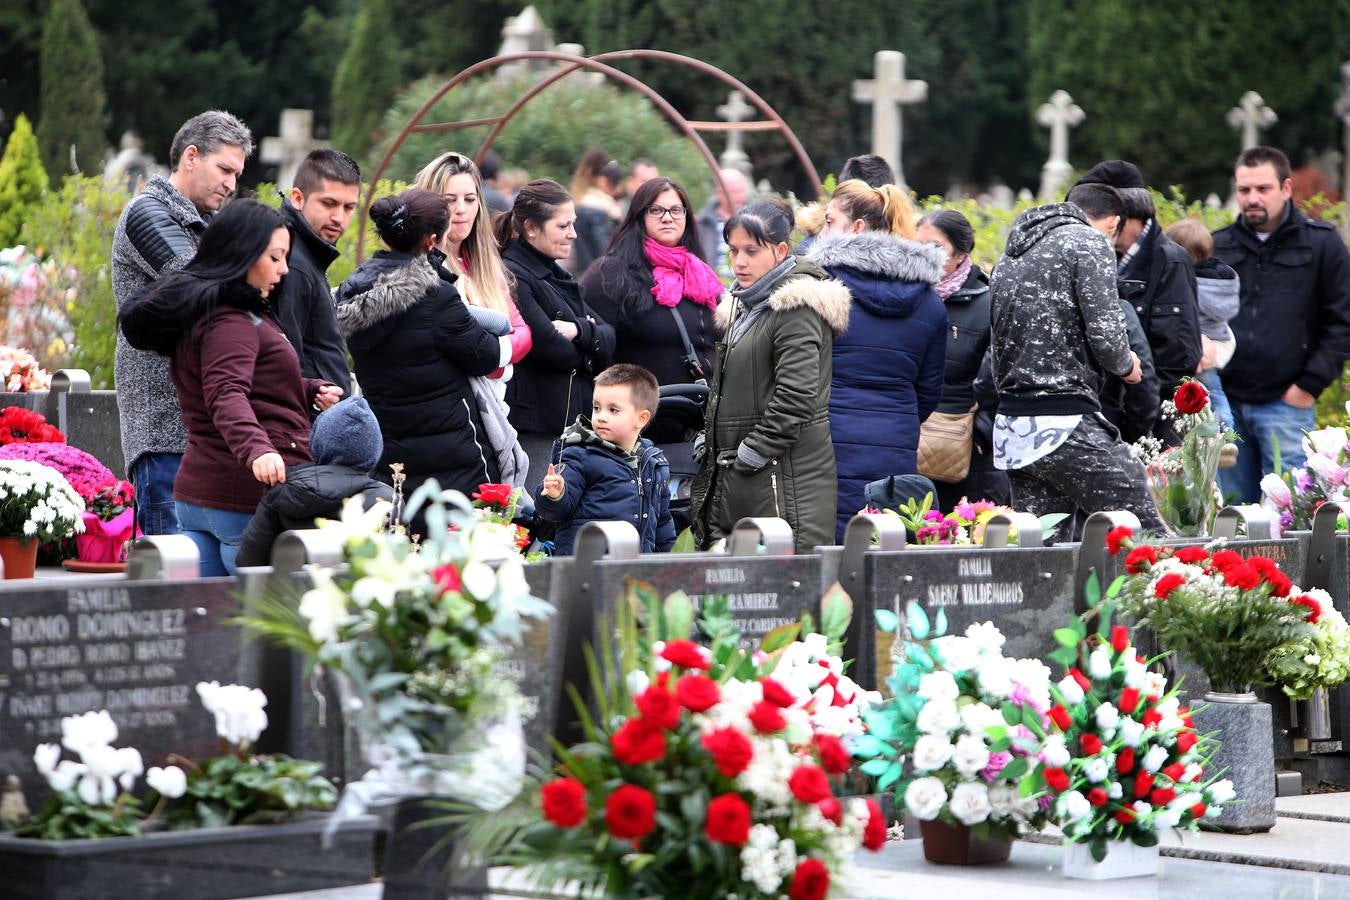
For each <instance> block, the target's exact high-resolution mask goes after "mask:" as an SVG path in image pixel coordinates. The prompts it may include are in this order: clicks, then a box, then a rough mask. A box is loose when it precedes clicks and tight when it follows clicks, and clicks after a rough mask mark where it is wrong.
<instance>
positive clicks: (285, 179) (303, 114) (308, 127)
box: [259, 109, 328, 191]
mask: <svg viewBox="0 0 1350 900" xmlns="http://www.w3.org/2000/svg"><path fill="white" fill-rule="evenodd" d="M277 130H278V131H279V132H280V135H279V136H277V137H265V138H263V141H262V148H261V150H260V152H259V158H260V159H262V161H263V162H265V163H268V164H271V165H275V166H276V167H277V190H280V191H287V190H290V187H291V184H292V183H293V182H294V181H295V171H296V169H299V168H300V163H302V162H304V161H305V157H306V156H307V155H308V154H309V151H311V150H316V149H318V148H319V147H327V146H328V142H327V141H320V140H316V139H315V138H314V110H312V109H283V110H282V111H281V128H279V129H277Z"/></svg>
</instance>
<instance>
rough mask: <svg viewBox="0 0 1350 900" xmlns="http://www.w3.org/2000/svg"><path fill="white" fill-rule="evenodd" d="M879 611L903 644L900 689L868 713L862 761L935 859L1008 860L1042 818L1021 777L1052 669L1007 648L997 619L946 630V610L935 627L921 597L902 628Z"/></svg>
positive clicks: (892, 684)
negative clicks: (913, 822)
mask: <svg viewBox="0 0 1350 900" xmlns="http://www.w3.org/2000/svg"><path fill="white" fill-rule="evenodd" d="M877 620H878V626H879V627H880V628H881V629H883V630H887V631H897V630H900V632H901V634H902V636H903V643H902V649H901V651H900V659H899V660H898V661H897V663H896V666H895V669H894V671H893V672H892V674H891V676H890V677H889V678H888V679H887V685H888V687H889V688H890V690H891V694H892V696H891V698H890V699H888V700H886V701H885V702H884V703H882V704H880V705H878V706H876V707H874V708H872V709H870V710H868V711H866V712H864V713H863V720H864V721H865V722H866V723H867V728H868V733H867V734H866V735H864V736H862V737H861V738H859V739H858V740H857V741H856V742H855V745H854V752H855V753H856V754H857V755H858V756H859V757H860V758H863V759H865V760H866V761H865V762H864V763H863V764H862V770H863V771H864V772H866V773H868V774H870V775H875V776H877V778H878V787H880V788H881V789H883V790H886V789H892V788H893V790H894V791H895V797H896V800H897V802H900V803H903V804H904V807H905V809H907V810H908V811H909V812H910V813H911V814H912V815H913V816H914V817H915V818H916V819H918V820H919V829H920V833H921V834H922V837H923V850H924V857H925V858H926V859H928V860H929V861H930V862H939V863H953V864H958V865H970V864H977V863H987V862H1001V861H1003V860H1006V859H1007V858H1008V855H1009V853H1010V852H1011V848H1012V840H1013V838H1015V837H1016V836H1017V835H1018V834H1020V833H1021V832H1022V830H1023V829H1025V828H1037V827H1039V826H1040V824H1041V823H1043V822H1044V820H1045V816H1044V810H1042V809H1041V808H1040V806H1039V805H1038V804H1037V802H1036V798H1035V797H1034V796H1032V795H1031V794H1030V793H1029V792H1027V791H1024V790H1023V789H1022V783H1023V781H1024V780H1025V779H1026V778H1027V776H1028V775H1029V773H1030V770H1031V767H1032V765H1033V763H1034V762H1035V758H1034V749H1035V747H1036V746H1037V739H1038V738H1039V737H1040V736H1042V735H1044V733H1045V727H1046V725H1047V724H1048V723H1047V721H1046V720H1045V710H1046V709H1048V708H1049V706H1050V695H1049V691H1048V685H1049V677H1050V670H1049V668H1048V667H1047V666H1046V665H1045V664H1044V663H1042V662H1040V661H1039V660H1035V659H1009V658H1006V657H1004V656H1003V649H1002V648H1003V643H1004V638H1003V635H1002V634H1001V633H1000V632H999V630H998V629H997V628H995V627H994V625H993V624H992V623H990V622H983V623H978V624H973V625H971V626H970V627H969V628H967V629H966V633H965V634H964V635H948V634H946V629H947V624H946V614H945V613H944V612H943V611H942V610H939V611H938V613H937V615H936V616H935V620H934V621H933V622H932V624H931V626H930V622H929V619H928V616H927V614H926V613H925V612H924V611H923V609H922V607H920V606H919V605H918V604H917V603H913V602H911V603H910V604H909V605H908V606H907V608H906V612H905V618H904V622H903V628H900V622H899V621H898V620H897V617H896V616H895V614H894V613H892V612H890V611H889V610H879V611H878V612H877Z"/></svg>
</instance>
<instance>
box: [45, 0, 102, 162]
mask: <svg viewBox="0 0 1350 900" xmlns="http://www.w3.org/2000/svg"><path fill="white" fill-rule="evenodd" d="M39 60H40V63H39V65H40V69H41V85H42V104H41V113H40V114H39V116H38V128H37V137H38V144H39V146H40V147H41V148H42V161H43V163H44V164H45V165H46V167H47V172H48V173H49V174H50V175H51V176H52V177H53V178H57V177H60V176H61V175H64V174H68V173H71V172H89V173H95V172H97V171H98V170H99V168H100V167H101V166H102V165H103V151H104V150H105V149H106V147H107V140H106V138H105V136H104V132H105V130H106V128H107V124H108V101H107V97H106V96H105V94H104V90H103V55H102V53H101V52H100V51H99V45H98V36H97V35H96V34H95V33H94V26H93V25H92V24H90V22H89V16H88V14H86V13H85V10H84V4H83V3H82V2H80V0H52V4H51V6H50V7H48V10H47V18H46V21H45V22H44V23H43V26H42V46H41V49H40V51H39Z"/></svg>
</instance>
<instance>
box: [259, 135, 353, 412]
mask: <svg viewBox="0 0 1350 900" xmlns="http://www.w3.org/2000/svg"><path fill="white" fill-rule="evenodd" d="M360 198H361V170H360V169H359V168H357V165H356V162H355V161H354V160H353V159H352V158H351V157H350V156H348V155H347V154H345V153H343V152H342V151H340V150H326V149H325V150H314V151H312V152H310V154H309V155H308V156H306V157H305V159H304V161H303V162H302V163H300V168H299V169H297V170H296V173H295V185H294V187H292V188H291V192H290V196H288V197H287V198H286V200H285V202H283V203H282V205H281V208H282V212H283V214H284V215H285V216H286V219H287V221H288V222H289V223H290V226H291V231H292V232H293V233H294V235H295V240H294V241H293V242H292V244H291V259H290V274H288V275H287V276H286V278H285V280H284V281H282V283H281V301H280V304H279V311H280V317H281V327H282V328H283V329H284V330H285V332H286V337H287V339H288V340H290V342H291V346H293V347H295V352H296V354H297V355H299V357H300V373H301V374H302V375H304V376H305V377H306V378H319V379H322V380H323V381H327V382H329V383H330V384H335V385H337V386H338V387H340V388H342V392H343V393H344V394H348V393H351V387H352V380H351V370H350V368H349V367H348V366H347V346H346V344H344V343H343V341H342V333H341V332H340V331H338V324H337V313H336V311H335V310H334V306H333V291H332V288H330V287H329V286H328V276H327V272H328V267H329V266H330V265H332V264H333V260H335V259H337V258H338V256H339V253H338V249H337V242H338V239H339V238H341V237H342V235H343V234H344V233H345V232H346V231H347V226H348V225H350V224H351V221H352V213H353V212H355V210H356V203H357V201H358V200H359V199H360Z"/></svg>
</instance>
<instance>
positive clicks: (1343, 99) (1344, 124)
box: [1336, 60, 1350, 200]
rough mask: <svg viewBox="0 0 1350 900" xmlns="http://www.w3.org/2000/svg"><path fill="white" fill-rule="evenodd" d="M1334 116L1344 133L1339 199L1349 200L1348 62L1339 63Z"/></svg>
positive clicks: (1349, 71) (1349, 125) (1349, 115)
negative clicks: (1339, 91) (1339, 74)
mask: <svg viewBox="0 0 1350 900" xmlns="http://www.w3.org/2000/svg"><path fill="white" fill-rule="evenodd" d="M1336 115H1338V116H1340V117H1341V128H1342V129H1343V130H1344V132H1345V152H1344V153H1342V154H1341V163H1342V165H1344V166H1345V170H1344V172H1343V173H1342V174H1341V199H1343V200H1344V199H1347V198H1350V60H1346V61H1345V62H1343V63H1341V95H1340V96H1339V97H1337V98H1336Z"/></svg>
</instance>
